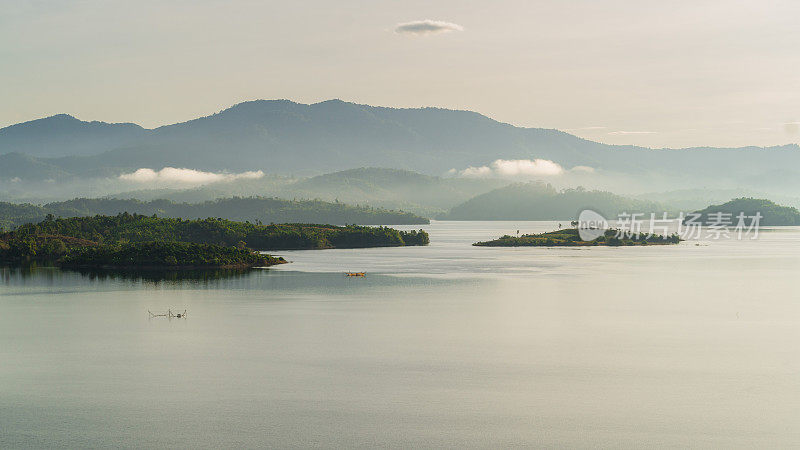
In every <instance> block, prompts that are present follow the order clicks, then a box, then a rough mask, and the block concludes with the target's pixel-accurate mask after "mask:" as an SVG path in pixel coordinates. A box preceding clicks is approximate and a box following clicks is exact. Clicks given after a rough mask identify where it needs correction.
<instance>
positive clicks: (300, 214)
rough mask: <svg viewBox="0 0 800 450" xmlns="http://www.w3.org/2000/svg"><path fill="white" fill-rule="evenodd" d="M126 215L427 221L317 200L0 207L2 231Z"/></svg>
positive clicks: (113, 201) (277, 220)
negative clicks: (55, 221) (70, 219)
mask: <svg viewBox="0 0 800 450" xmlns="http://www.w3.org/2000/svg"><path fill="white" fill-rule="evenodd" d="M124 212H127V213H130V214H143V215H148V216H150V215H153V214H155V215H158V216H161V217H174V218H184V219H194V218H205V217H221V218H225V219H230V220H239V221H252V222H256V221H260V222H263V223H331V224H335V225H346V224H359V225H407V224H426V223H429V222H430V221H429V220H428V219H426V218H423V217H420V216H417V215H414V214H411V213H407V212H403V211H390V210H386V209H380V208H370V207H366V206H351V205H346V204H343V203H337V202H323V201H318V200H297V201H295V200H282V199H276V198H266V197H246V198H243V197H233V198H225V199H218V200H213V201H207V202H203V203H177V202H172V201H169V200H152V201H147V202H142V201H139V200H133V199H109V198H94V199H88V198H78V199H74V200H68V201H64V202H55V203H48V204H46V205H42V206H38V205H30V204H14V203H0V227H2V228H3V229H10V228H13V227H15V226H18V225H21V224H23V223H31V222H38V221H40V220H43V219H44V218H45V217H46V216H47V215H48V214H50V215H52V216H55V217H73V216H94V215H116V214H119V213H124Z"/></svg>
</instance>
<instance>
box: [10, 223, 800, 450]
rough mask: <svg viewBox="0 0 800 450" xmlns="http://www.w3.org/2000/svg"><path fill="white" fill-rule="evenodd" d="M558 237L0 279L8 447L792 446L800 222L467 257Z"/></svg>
mask: <svg viewBox="0 0 800 450" xmlns="http://www.w3.org/2000/svg"><path fill="white" fill-rule="evenodd" d="M553 227H554V223H548V222H527V223H525V222H514V223H511V222H435V223H433V224H432V225H430V226H426V227H425V228H426V229H427V230H428V231H429V232H430V233H431V241H432V243H431V245H430V246H429V247H424V248H423V247H419V248H388V249H363V250H325V251H293V252H283V253H279V254H281V255H283V256H285V257H286V258H287V259H289V260H291V261H293V263H292V264H287V265H285V266H281V267H277V268H271V269H264V270H254V271H251V272H247V273H235V272H234V273H226V272H223V273H217V274H205V275H195V276H194V277H190V278H188V279H179V278H178V279H176V278H174V277H173V278H172V279H165V280H162V279H159V278H157V277H145V278H140V277H137V276H136V275H132V276H109V275H103V274H99V275H98V274H81V273H77V272H69V271H59V270H57V269H49V268H39V269H34V270H30V271H23V270H18V269H0V447H2V448H16V447H35V448H42V447H172V448H211V447H232V446H239V447H267V446H269V447H370V448H373V447H401V448H408V447H432V446H436V447H451V448H452V447H511V446H520V447H521V446H527V447H529V446H562V447H572V448H574V447H629V448H632V447H638V448H641V447H645V446H647V447H685V446H692V447H722V446H724V447H753V446H769V447H787V446H800V430H798V427H797V423H798V419H800V354H799V353H800V352H799V351H798V342H800V326H798V324H800V299H799V298H798V295H797V292H798V289H797V279H798V274H800V256H799V255H800V254H799V253H798V251H800V229H798V228H783V229H775V230H767V231H762V233H761V235H760V237H759V239H758V240H756V241H714V242H703V243H700V245H696V243H694V242H685V243H682V244H680V245H678V246H664V247H637V248H590V249H545V248H477V247H471V246H470V245H469V244H470V243H472V242H474V241H476V240H486V239H491V238H495V237H498V236H499V235H501V234H504V233H513V232H514V231H516V229H521V230H522V231H523V232H532V231H547V230H551V229H553ZM405 228H408V227H405ZM344 271H367V272H368V276H367V278H365V279H353V278H346V277H344V276H343V275H342V272H344ZM168 308H172V309H173V310H180V311H182V310H184V309H187V310H188V318H187V319H185V320H184V319H172V320H167V319H164V318H156V319H148V315H147V310H148V309H149V310H151V311H154V312H156V311H166V310H167V309H168Z"/></svg>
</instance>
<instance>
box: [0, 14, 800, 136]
mask: <svg viewBox="0 0 800 450" xmlns="http://www.w3.org/2000/svg"><path fill="white" fill-rule="evenodd" d="M0 8H2V14H0V126H6V125H10V124H13V123H17V122H22V121H26V120H31V119H35V118H39V117H45V116H49V115H52V114H58V113H68V114H72V115H74V116H76V117H78V118H80V119H83V120H102V121H106V122H135V123H138V124H140V125H142V126H145V127H148V128H151V127H156V126H159V125H164V124H169V123H175V122H180V121H185V120H189V119H192V118H195V117H199V116H204V115H208V114H212V113H214V112H217V111H220V110H222V109H225V108H227V107H229V106H231V105H233V104H235V103H239V102H242V101H246V100H253V99H276V98H286V99H290V100H294V101H298V102H302V103H314V102H318V101H323V100H327V99H331V98H339V99H342V100H346V101H352V102H356V103H364V104H370V105H380V106H393V107H419V106H437V107H444V108H452V109H468V110H472V111H477V112H480V113H482V114H485V115H487V116H489V117H492V118H494V119H497V120H500V121H503V122H508V123H511V124H514V125H517V126H524V127H541V128H556V129H560V130H564V131H567V132H569V133H572V134H576V135H578V136H581V137H584V138H587V139H591V140H596V141H600V142H606V143H612V144H636V145H643V146H648V147H656V148H658V147H692V146H735V147H738V146H746V145H778V144H786V143H793V142H800V76H798V73H797V72H798V70H799V69H800V51H798V45H800V26H798V21H797V18H798V17H800V2H796V1H780V0H776V1H770V2H763V1H735V0H724V1H723V0H695V1H671V2H664V1H647V0H632V1H627V0H626V1H621V0H608V1H601V0H569V1H557V0H553V1H536V0H526V1H508V0H495V1H462V0H459V1H455V0H454V1H450V0H445V1H431V0H426V1H417V0H386V1H379V0H364V1H351V0H339V1H336V2H333V1H316V0H308V1H291V2H290V1H242V0H226V1H216V0H187V1H182V0H179V1H168V0H161V1H150V0H137V1H128V2H117V1H110V0H109V1H91V0H87V1H66V0H47V1H44V0H30V1H17V0H0Z"/></svg>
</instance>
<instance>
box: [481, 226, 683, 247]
mask: <svg viewBox="0 0 800 450" xmlns="http://www.w3.org/2000/svg"><path fill="white" fill-rule="evenodd" d="M616 235H617V230H614V229H608V230H605V233H604V234H603V235H602V236H600V237H598V238H597V239H594V240H591V241H584V240H582V239H581V237H580V234H579V233H578V229H577V228H565V229H563V230H556V231H550V232H547V233H541V234H523V235H522V236H509V235H505V236H502V237H500V238H499V239H495V240H492V241H484V242H476V243H474V244H472V245H475V246H478V247H580V246H597V245H603V246H612V247H618V246H630V245H669V244H677V243H679V242H680V241H681V238H680V237H679V236H678V235H677V234H672V235H669V236H661V235H657V234H651V235H647V234H644V233H639V234H629V235H626V236H624V237H617V236H616Z"/></svg>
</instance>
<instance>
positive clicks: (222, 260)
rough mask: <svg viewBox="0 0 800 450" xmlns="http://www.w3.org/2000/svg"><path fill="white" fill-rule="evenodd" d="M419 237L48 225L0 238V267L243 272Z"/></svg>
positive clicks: (256, 227) (354, 229) (422, 236)
mask: <svg viewBox="0 0 800 450" xmlns="http://www.w3.org/2000/svg"><path fill="white" fill-rule="evenodd" d="M428 242H429V238H428V234H427V233H426V232H425V231H422V230H419V231H399V230H396V229H393V228H388V227H367V226H356V225H347V226H334V225H316V224H280V225H275V224H270V225H262V224H256V223H250V222H235V221H232V220H226V219H219V218H207V219H197V220H184V219H172V218H159V217H156V216H144V215H138V214H128V213H122V214H118V215H116V216H94V217H70V218H55V217H53V216H48V217H46V218H45V220H43V221H41V222H39V223H35V224H25V225H21V226H19V227H18V228H16V229H15V230H13V231H9V232H5V233H2V234H0V261H2V262H5V263H12V264H13V263H29V262H34V261H41V262H51V263H54V264H56V265H59V266H62V267H82V268H89V267H97V268H126V269H134V268H138V269H142V268H153V269H158V268H180V269H194V268H247V267H264V266H270V265H274V264H282V263H285V262H286V261H285V260H284V259H283V258H280V257H273V256H270V255H265V254H262V253H259V252H260V251H265V250H300V249H327V248H365V247H397V246H405V245H427V244H428Z"/></svg>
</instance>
